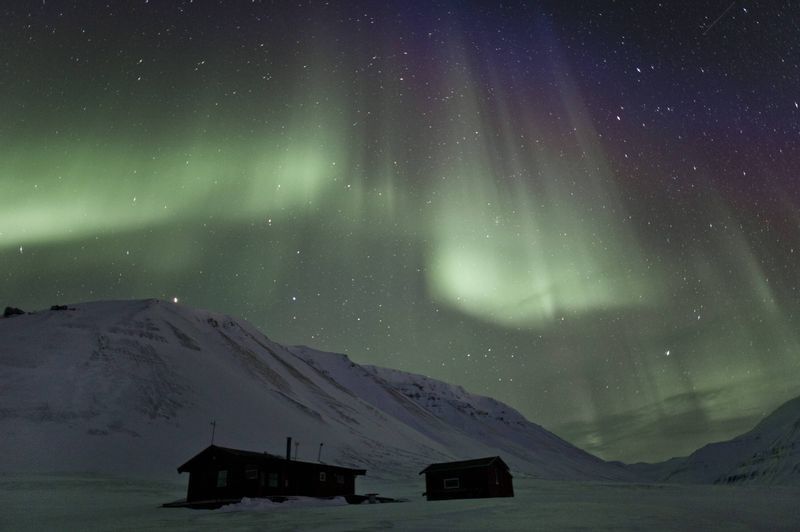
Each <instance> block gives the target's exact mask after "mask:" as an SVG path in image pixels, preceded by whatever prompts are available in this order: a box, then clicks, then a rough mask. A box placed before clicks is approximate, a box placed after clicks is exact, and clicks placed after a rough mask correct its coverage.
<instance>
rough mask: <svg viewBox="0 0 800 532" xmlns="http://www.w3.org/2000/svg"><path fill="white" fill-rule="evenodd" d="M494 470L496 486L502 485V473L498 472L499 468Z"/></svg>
mask: <svg viewBox="0 0 800 532" xmlns="http://www.w3.org/2000/svg"><path fill="white" fill-rule="evenodd" d="M493 472H494V483H495V485H496V486H499V485H500V475H498V474H497V469H495V470H494V471H493Z"/></svg>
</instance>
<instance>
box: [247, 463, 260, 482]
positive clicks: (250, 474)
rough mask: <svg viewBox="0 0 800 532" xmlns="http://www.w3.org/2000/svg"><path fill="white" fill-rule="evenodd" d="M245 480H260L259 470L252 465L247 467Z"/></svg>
mask: <svg viewBox="0 0 800 532" xmlns="http://www.w3.org/2000/svg"><path fill="white" fill-rule="evenodd" d="M244 478H246V479H247V480H256V479H257V478H258V468H257V467H256V466H252V465H249V466H247V467H246V468H245V470H244Z"/></svg>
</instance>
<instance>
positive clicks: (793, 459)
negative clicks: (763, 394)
mask: <svg viewBox="0 0 800 532" xmlns="http://www.w3.org/2000/svg"><path fill="white" fill-rule="evenodd" d="M629 467H630V468H631V470H632V471H634V472H635V473H637V474H640V475H643V476H645V477H647V478H650V479H652V480H657V481H665V482H684V483H714V484H745V483H747V484H784V485H795V486H800V397H796V398H794V399H792V400H790V401H787V402H786V403H784V404H783V405H781V406H780V407H779V408H778V409H777V410H775V411H774V412H773V413H772V414H770V415H769V416H767V417H766V418H764V419H763V420H762V421H761V422H760V423H759V424H758V425H756V427H755V428H753V430H751V431H749V432H747V433H745V434H742V435H741V436H737V437H736V438H733V439H732V440H728V441H723V442H717V443H711V444H709V445H706V446H704V447H702V448H700V449H698V450H697V451H695V452H693V453H692V454H691V455H689V456H688V457H683V458H673V459H671V460H668V461H667V462H662V463H659V464H634V465H632V466H629Z"/></svg>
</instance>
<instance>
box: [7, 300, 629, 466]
mask: <svg viewBox="0 0 800 532" xmlns="http://www.w3.org/2000/svg"><path fill="white" fill-rule="evenodd" d="M212 420H213V421H215V422H216V439H215V443H217V444H219V445H225V446H229V447H237V448H242V449H248V450H263V451H268V452H273V453H277V454H281V453H282V450H283V448H284V440H285V438H286V437H287V436H292V437H293V438H294V441H295V442H299V447H298V449H297V458H298V459H300V460H310V461H313V460H316V459H317V457H318V455H319V452H320V447H319V444H320V443H324V447H323V448H322V450H321V452H322V460H323V461H327V462H330V463H337V464H340V465H349V466H355V467H359V468H366V469H367V470H368V471H369V473H370V474H371V475H397V474H416V473H417V472H418V471H419V470H421V469H422V467H424V466H425V465H427V464H428V463H430V462H435V461H443V460H449V459H463V458H474V457H480V456H490V455H496V454H499V455H501V456H503V459H504V460H506V462H508V463H509V465H511V467H512V470H513V471H514V473H515V474H529V475H533V476H536V477H541V478H553V479H629V478H632V477H633V475H632V474H631V473H630V472H629V471H626V470H625V469H624V468H622V467H620V466H619V465H617V464H609V463H606V462H603V461H602V460H600V459H598V458H596V457H594V456H592V455H590V454H588V453H586V452H584V451H581V450H580V449H578V448H576V447H574V446H572V445H570V444H569V443H567V442H565V441H563V440H561V439H559V438H558V437H556V436H554V435H553V434H551V433H549V432H547V431H546V430H544V429H543V428H541V427H539V426H538V425H535V424H533V423H530V422H528V421H527V420H525V418H524V417H522V415H520V414H519V413H518V412H516V411H515V410H514V409H512V408H511V407H509V406H507V405H504V404H503V403H500V402H497V401H494V400H492V399H489V398H487V397H480V396H477V395H473V394H470V393H468V392H466V391H464V390H463V389H461V388H460V387H458V386H452V385H449V384H446V383H443V382H440V381H436V380H433V379H429V378H427V377H422V376H419V375H411V374H408V373H403V372H399V371H394V370H387V369H382V368H374V367H368V366H360V365H358V364H355V363H353V362H351V361H350V360H349V359H348V358H347V357H346V356H345V355H339V354H333V353H323V352H319V351H315V350H312V349H309V348H306V347H291V348H287V347H284V346H281V345H279V344H277V343H275V342H272V341H271V340H269V339H268V338H267V337H265V336H264V335H263V334H261V333H260V332H259V331H257V330H256V329H255V328H254V327H252V326H251V325H249V324H248V323H247V322H245V321H242V320H236V319H233V318H231V317H228V316H224V315H220V314H215V313H211V312H206V311H200V310H194V309H191V308H188V307H186V306H183V305H178V304H172V303H167V302H162V301H158V300H152V299H151V300H143V301H109V302H94V303H83V304H79V305H73V306H69V307H67V308H66V309H61V310H45V311H39V312H35V313H31V314H25V315H14V316H11V317H8V318H5V319H0V433H2V434H3V437H2V438H0V456H3V457H4V460H3V463H2V465H0V469H2V470H4V471H101V472H114V473H123V474H124V473H132V474H136V475H161V476H167V475H174V471H175V467H176V466H178V465H179V464H180V463H182V462H183V461H185V460H186V459H188V458H189V457H190V456H192V455H193V454H194V453H196V452H198V451H199V450H201V449H202V448H203V447H205V446H206V445H207V444H208V443H209V438H210V434H211V426H210V423H211V421H212Z"/></svg>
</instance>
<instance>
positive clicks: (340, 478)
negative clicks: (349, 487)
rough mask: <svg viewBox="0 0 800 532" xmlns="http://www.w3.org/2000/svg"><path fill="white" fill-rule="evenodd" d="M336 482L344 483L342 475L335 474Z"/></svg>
mask: <svg viewBox="0 0 800 532" xmlns="http://www.w3.org/2000/svg"><path fill="white" fill-rule="evenodd" d="M336 483H337V484H344V475H336Z"/></svg>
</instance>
